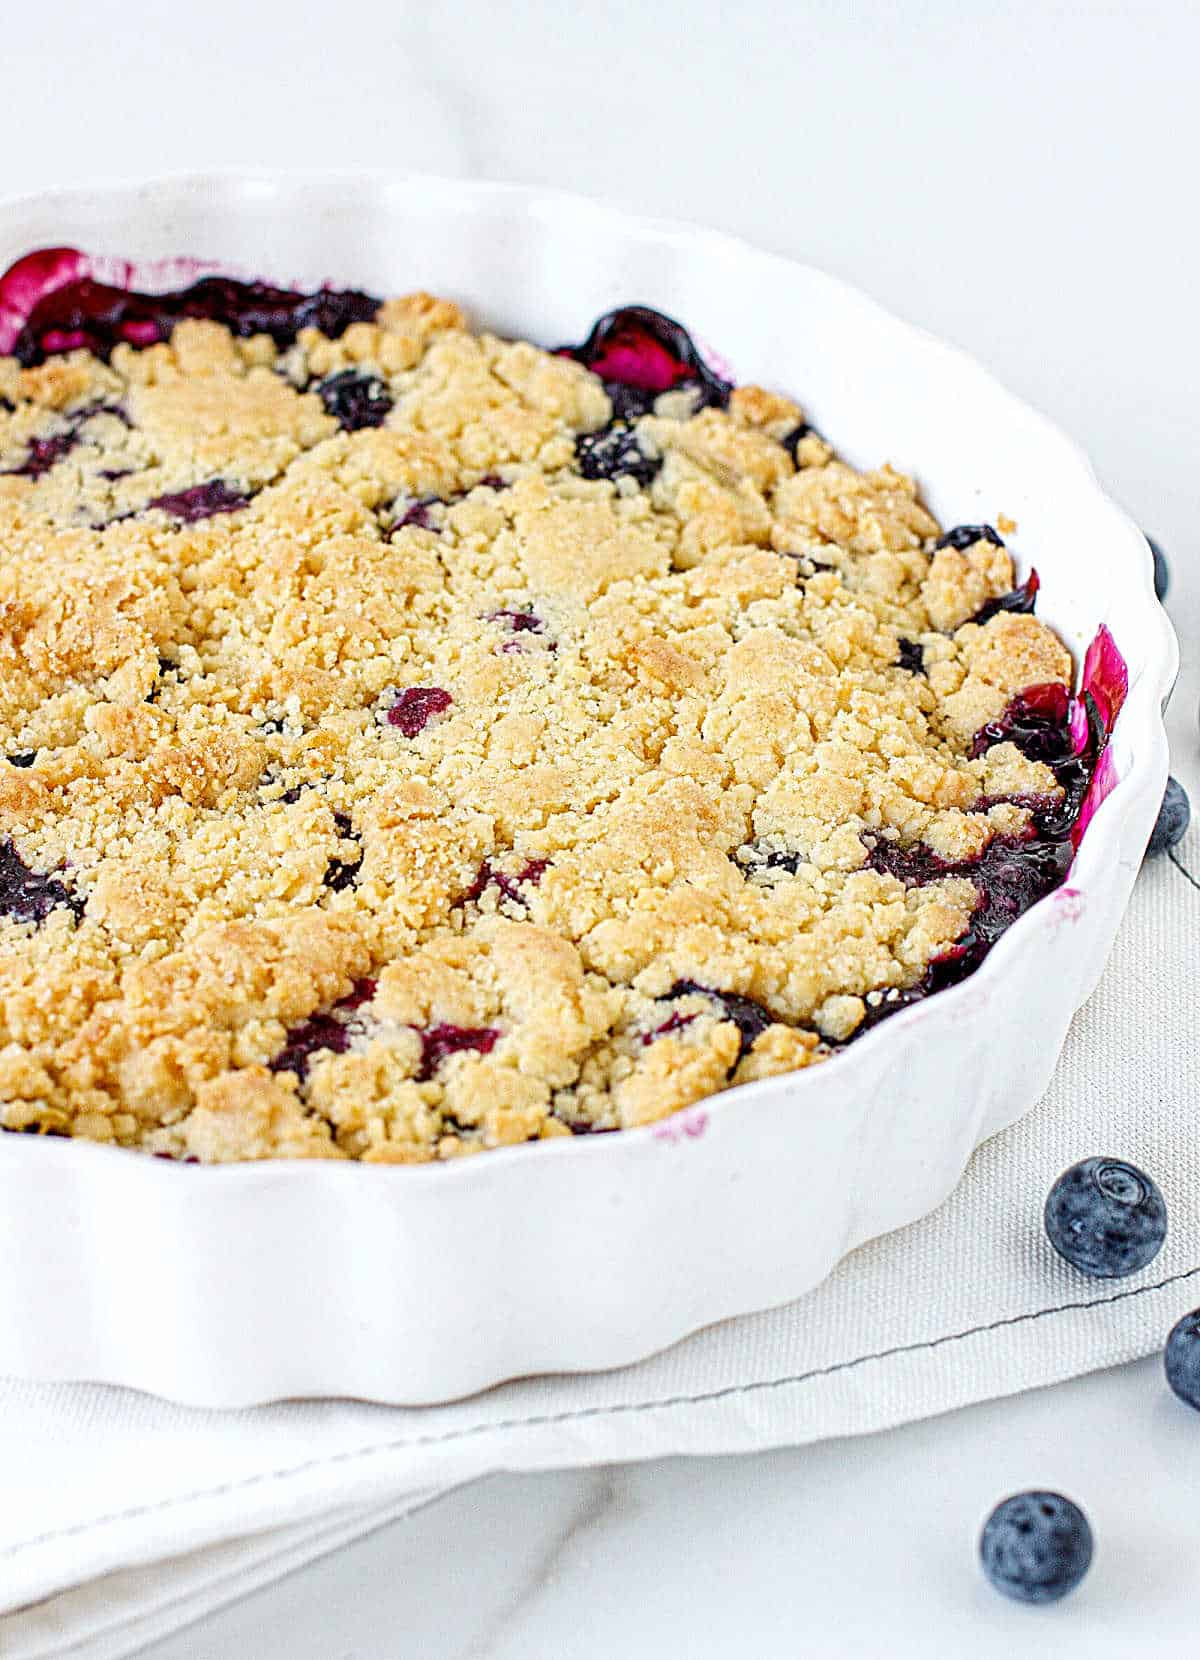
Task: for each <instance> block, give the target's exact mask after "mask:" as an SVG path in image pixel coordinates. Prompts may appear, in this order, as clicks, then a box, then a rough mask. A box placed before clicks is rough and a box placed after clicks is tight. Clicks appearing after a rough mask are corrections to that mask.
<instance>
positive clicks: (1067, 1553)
mask: <svg viewBox="0 0 1200 1660" xmlns="http://www.w3.org/2000/svg"><path fill="white" fill-rule="evenodd" d="M979 1559H980V1561H981V1562H982V1564H983V1571H984V1573H985V1574H986V1575H987V1577H988V1579H989V1580H990V1581H991V1583H992V1584H993V1585H994V1586H995V1587H996V1589H997V1591H1000V1592H1001V1593H1002V1594H1003V1595H1004V1596H1006V1597H1012V1598H1013V1600H1014V1601H1015V1602H1034V1603H1040V1602H1057V1601H1058V1599H1059V1598H1060V1597H1065V1596H1066V1594H1067V1592H1068V1591H1073V1590H1074V1589H1075V1587H1076V1586H1077V1585H1078V1584H1079V1582H1080V1580H1081V1579H1082V1578H1083V1576H1084V1575H1085V1574H1086V1573H1087V1571H1088V1568H1089V1567H1090V1566H1091V1561H1092V1530H1091V1528H1090V1527H1089V1526H1088V1519H1087V1517H1086V1516H1085V1515H1084V1513H1083V1511H1082V1510H1080V1508H1079V1506H1078V1505H1077V1504H1072V1503H1071V1500H1070V1499H1067V1498H1064V1497H1063V1495H1062V1494H1061V1493H1041V1492H1032V1493H1014V1494H1013V1495H1012V1497H1011V1498H1007V1499H1004V1500H1003V1501H1002V1502H1001V1503H1000V1504H998V1505H997V1506H996V1508H995V1510H993V1511H992V1513H991V1515H990V1516H989V1517H988V1519H987V1521H986V1522H985V1523H984V1528H983V1532H982V1534H981V1535H980V1539H979Z"/></svg>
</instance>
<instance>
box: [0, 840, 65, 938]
mask: <svg viewBox="0 0 1200 1660" xmlns="http://www.w3.org/2000/svg"><path fill="white" fill-rule="evenodd" d="M59 906H63V907H64V908H65V909H67V910H69V911H72V912H73V913H74V915H75V917H76V920H78V918H79V917H81V916H82V915H83V901H82V900H81V899H78V898H76V897H75V895H74V894H72V893H71V891H70V889H69V888H67V887H66V886H65V884H64V883H63V882H61V881H60V880H59V878H58V877H57V876H53V875H49V874H43V873H42V872H41V871H37V870H31V869H30V868H29V866H28V865H27V864H26V863H25V861H24V859H22V857H21V855H20V854H19V853H18V852H17V850H16V848H15V847H14V846H13V844H12V842H11V841H10V840H9V839H8V838H7V837H6V838H5V839H4V840H3V841H0V915H3V916H7V917H10V918H11V919H12V921H13V922H32V923H35V924H36V923H39V922H44V921H45V920H46V918H47V917H48V916H49V915H50V912H51V911H53V910H55V909H56V908H57V907H59Z"/></svg>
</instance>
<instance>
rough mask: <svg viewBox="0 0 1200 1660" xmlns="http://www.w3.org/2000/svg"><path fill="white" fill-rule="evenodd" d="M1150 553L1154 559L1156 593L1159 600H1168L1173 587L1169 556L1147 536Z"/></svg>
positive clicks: (1151, 537)
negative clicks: (1168, 561)
mask: <svg viewBox="0 0 1200 1660" xmlns="http://www.w3.org/2000/svg"><path fill="white" fill-rule="evenodd" d="M1146 541H1147V542H1148V543H1149V546H1150V553H1151V556H1152V557H1153V559H1154V592H1155V594H1156V595H1157V596H1158V598H1159V599H1166V597H1167V589H1168V588H1169V587H1170V586H1171V567H1170V566H1169V565H1168V564H1167V556H1166V554H1165V553H1164V552H1163V550H1162V549H1161V548H1160V547H1159V545H1158V543H1157V542H1156V541H1155V540H1154V538H1153V536H1147V538H1146Z"/></svg>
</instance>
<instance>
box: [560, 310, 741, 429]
mask: <svg viewBox="0 0 1200 1660" xmlns="http://www.w3.org/2000/svg"><path fill="white" fill-rule="evenodd" d="M558 351H559V355H560V356H563V357H573V358H574V359H575V361H576V363H582V364H583V365H584V367H585V368H588V369H590V370H591V371H592V373H593V374H594V375H599V377H600V379H601V380H602V381H603V382H604V387H605V391H607V392H608V395H609V397H610V398H611V399H612V400H613V405H614V407H613V415H614V418H615V419H618V420H623V421H631V420H634V419H635V418H636V417H637V416H638V415H645V414H646V413H647V412H648V411H649V410H650V409H651V408H652V407H653V404H654V400H655V399H656V398H657V397H659V396H660V395H661V394H662V393H663V392H673V391H675V390H676V389H677V388H680V387H686V388H688V389H690V390H694V392H695V394H696V408H697V409H703V408H706V407H709V406H711V407H713V408H716V409H724V408H725V405H726V404H727V403H728V402H729V394H730V393H731V392H732V391H733V387H732V385H731V384H730V383H729V381H727V380H722V378H721V376H720V375H718V374H717V373H716V372H715V371H714V370H713V369H711V368H710V367H709V366H708V364H707V363H706V362H705V360H704V358H703V357H702V356H701V354H700V352H699V351H698V350H697V348H696V345H695V342H694V341H693V340H692V337H691V335H690V334H689V333H688V332H687V330H686V329H685V328H684V327H683V326H682V324H680V323H677V322H676V321H675V320H674V318H673V317H665V316H664V315H663V313H662V312H661V311H653V310H652V309H651V308H650V307H649V306H645V305H627V306H621V307H620V308H619V309H618V310H616V311H609V312H606V313H605V314H604V316H603V317H601V318H599V320H598V321H597V322H596V323H595V324H594V325H593V327H592V331H591V333H590V334H589V335H588V337H587V339H586V340H585V341H584V342H583V344H582V345H579V346H560V347H559V348H558ZM613 387H617V388H619V389H620V390H619V391H618V392H617V393H616V394H614V392H613V390H612V388H613Z"/></svg>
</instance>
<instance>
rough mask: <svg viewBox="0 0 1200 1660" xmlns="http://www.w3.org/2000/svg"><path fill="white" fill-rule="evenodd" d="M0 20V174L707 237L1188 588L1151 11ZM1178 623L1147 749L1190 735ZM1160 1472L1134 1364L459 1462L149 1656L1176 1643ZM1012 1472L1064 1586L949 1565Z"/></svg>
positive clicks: (1191, 394) (1150, 1400) (1114, 1650)
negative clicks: (898, 325)
mask: <svg viewBox="0 0 1200 1660" xmlns="http://www.w3.org/2000/svg"><path fill="white" fill-rule="evenodd" d="M5 36H6V69H7V70H8V73H7V74H6V77H5V98H4V100H3V101H2V102H0V190H4V191H20V190H26V189H33V188H37V187H38V186H41V185H46V184H52V183H57V182H61V181H64V180H70V179H75V178H78V177H79V176H80V175H81V174H99V173H105V172H108V173H130V172H134V171H147V170H158V169H165V168H170V167H188V166H209V165H214V164H221V163H246V162H254V161H261V162H263V163H268V164H272V165H277V164H287V163H289V162H290V163H295V164H298V165H299V164H304V165H308V164H313V163H319V162H325V163H334V164H341V165H357V164H375V165H378V164H380V163H383V164H388V165H397V166H405V165H410V166H416V167H420V168H425V169H430V170H440V171H443V172H448V173H460V172H474V173H479V174H482V175H485V176H490V177H508V178H513V179H518V180H523V181H530V182H542V183H548V184H559V185H565V186H568V187H571V188H574V189H579V190H583V191H587V192H590V193H593V194H597V195H605V196H608V197H611V198H613V199H615V200H617V201H620V202H622V203H624V204H626V205H628V206H632V207H636V208H641V209H644V210H649V211H653V212H660V213H667V214H674V215H679V216H683V217H688V218H692V219H696V220H701V221H707V222H710V223H714V224H718V225H720V226H722V227H723V228H726V229H730V230H735V231H740V232H742V233H744V234H746V235H748V236H750V237H752V238H753V239H755V240H756V241H758V242H760V243H763V244H765V245H767V246H770V247H773V248H776V249H778V250H780V251H781V252H786V253H791V254H797V255H800V256H802V257H805V258H807V259H811V260H812V261H814V262H816V263H818V264H822V265H824V266H826V267H827V268H828V269H830V270H831V271H833V272H835V273H837V274H839V275H842V276H845V277H848V278H850V279H851V280H853V281H855V282H857V283H858V284H860V285H861V286H863V287H865V288H867V289H869V290H871V291H872V292H873V293H875V294H876V295H877V296H878V297H879V298H881V299H882V300H883V301H884V302H885V303H887V304H889V305H890V306H891V307H892V308H893V309H895V310H897V311H899V312H901V313H902V314H904V315H907V316H909V317H911V318H913V319H915V320H917V321H919V322H921V323H923V324H925V325H926V326H928V327H930V328H931V329H933V330H934V331H936V332H938V333H940V334H943V335H946V336H948V337H950V338H952V339H954V340H957V341H959V342H960V343H962V344H964V345H966V346H968V347H969V348H970V349H971V350H972V351H973V352H974V353H975V354H976V355H977V356H979V357H980V358H982V359H983V360H985V361H986V362H987V363H988V364H989V365H990V366H992V367H993V368H994V369H995V370H996V371H997V372H998V373H999V374H1000V375H1001V377H1002V378H1003V379H1004V380H1005V381H1006V382H1007V383H1008V384H1009V385H1011V386H1012V387H1013V389H1014V390H1015V391H1017V392H1019V393H1020V394H1022V395H1023V396H1025V397H1027V398H1029V399H1030V400H1031V401H1032V402H1034V403H1035V404H1038V405H1040V406H1041V407H1043V408H1045V409H1046V410H1047V411H1048V412H1049V413H1050V414H1052V415H1053V416H1054V417H1055V418H1056V419H1057V420H1058V421H1059V422H1060V423H1061V424H1062V425H1064V426H1065V427H1066V428H1068V430H1070V431H1071V432H1073V433H1074V434H1075V435H1076V436H1077V437H1079V438H1080V439H1081V440H1082V441H1083V442H1084V444H1085V445H1086V446H1087V447H1088V449H1089V450H1090V452H1091V454H1092V456H1093V458H1094V460H1095V462H1096V465H1097V468H1098V470H1099V472H1100V473H1101V476H1102V477H1103V478H1104V480H1105V482H1106V483H1107V484H1108V486H1109V487H1110V489H1112V491H1113V492H1114V493H1115V494H1116V495H1117V496H1119V497H1120V498H1121V499H1123V500H1124V501H1125V502H1126V503H1127V504H1128V505H1129V506H1130V508H1131V509H1132V511H1133V512H1134V513H1135V514H1136V515H1138V516H1139V517H1140V519H1141V521H1142V522H1143V523H1144V524H1145V525H1146V526H1147V528H1149V529H1151V530H1152V531H1153V532H1154V533H1155V534H1157V535H1158V536H1160V538H1161V539H1162V540H1163V541H1164V543H1165V544H1166V545H1167V547H1168V548H1169V550H1170V551H1171V553H1172V555H1173V559H1174V564H1175V570H1176V581H1177V584H1178V585H1179V588H1180V590H1182V589H1184V588H1185V587H1186V586H1188V585H1191V586H1192V587H1195V585H1196V584H1197V583H1200V548H1198V546H1197V531H1196V513H1195V476H1196V475H1195V467H1196V456H1197V454H1200V399H1198V398H1197V395H1196V392H1197V387H1198V386H1200V329H1198V328H1197V324H1196V316H1195V271H1196V268H1197V264H1198V256H1200V238H1198V235H1197V231H1196V229H1195V210H1194V197H1195V180H1194V172H1195V162H1196V157H1197V155H1198V154H1200V100H1198V99H1197V98H1196V96H1195V65H1196V62H1197V59H1198V58H1200V10H1198V9H1197V8H1196V7H1195V5H1194V4H1191V3H1189V0H1150V3H1144V4H1133V3H1126V4H1120V3H1115V0H1110V3H1107V4H1105V3H1101V0H1074V3H1071V0H1011V3H1009V4H1006V5H1001V4H986V5H985V4H979V5H963V4H961V0H916V3H913V4H909V5H904V6H902V5H899V4H883V3H881V0H860V3H859V4H857V5H855V6H854V7H848V6H844V5H839V4H837V3H836V0H828V3H820V4H818V3H814V0H807V3H806V0H793V3H792V4H790V5H789V6H787V7H786V9H785V8H781V7H737V8H733V7H729V6H723V5H720V4H719V3H717V0H693V4H692V5H691V6H690V7H689V8H687V10H686V11H684V10H683V9H682V8H678V7H665V6H664V7H658V8H654V7H646V6H644V5H639V6H635V5H633V4H630V3H628V0H622V3H621V4H611V5H601V4H593V5H591V6H586V7H576V8H571V7H564V6H561V5H551V4H550V3H549V0H525V3H523V4H522V3H520V0H517V3H515V4H513V5H512V6H509V7H504V8H500V7H492V6H488V5H485V4H484V3H483V0H443V3H442V4H440V5H439V6H437V7H436V8H434V7H430V6H428V5H424V4H421V3H419V0H408V3H407V4H404V3H401V4H393V3H389V4H385V3H383V0H342V3H341V4H340V5H339V6H337V7H336V8H335V7H330V6H329V5H327V4H320V5H317V4H314V3H312V0H258V3H257V4H256V5H255V6H254V7H253V8H251V7H249V6H247V5H246V4H245V0H206V3H205V4H204V5H203V6H202V7H182V6H177V7H169V6H163V5H161V4H160V3H159V0H91V3H90V4H89V5H87V6H86V7H84V6H83V5H81V4H74V5H72V4H71V3H70V0H67V4H66V5H64V6H60V7H59V8H57V9H56V11H55V12H54V13H53V15H52V17H50V18H49V19H48V18H47V15H46V14H43V13H41V12H39V11H38V10H37V9H36V8H32V7H24V8H21V9H20V10H19V11H18V12H17V13H16V15H13V16H6V19H5ZM14 69H15V70H16V73H15V74H14V73H13V71H14ZM796 390H797V391H798V392H799V393H800V395H801V396H802V395H803V388H797V389H796ZM1183 645H1184V660H1185V671H1184V676H1183V678H1182V680H1181V684H1180V688H1179V691H1178V693H1177V697H1176V703H1175V706H1174V739H1175V741H1176V743H1178V744H1190V745H1193V746H1194V745H1195V743H1196V727H1195V710H1196V697H1197V689H1198V675H1197V669H1198V657H1200V654H1198V653H1197V650H1196V643H1195V642H1192V641H1190V640H1185V641H1184V642H1183ZM1198 1462H1200V1420H1196V1421H1193V1420H1192V1419H1191V1418H1190V1416H1189V1415H1188V1414H1186V1413H1185V1412H1184V1411H1183V1410H1182V1409H1178V1408H1176V1407H1175V1404H1174V1403H1173V1402H1172V1401H1171V1400H1170V1399H1169V1398H1167V1397H1166V1395H1165V1392H1164V1390H1163V1389H1162V1387H1161V1384H1160V1382H1159V1379H1158V1377H1157V1374H1156V1371H1155V1367H1154V1365H1153V1364H1152V1363H1149V1362H1147V1363H1145V1364H1142V1365H1138V1366H1135V1367H1131V1368H1126V1369H1124V1370H1123V1371H1121V1372H1115V1373H1109V1374H1106V1375H1102V1376H1100V1377H1097V1378H1093V1379H1088V1380H1083V1381H1080V1382H1076V1383H1073V1384H1069V1385H1065V1386H1062V1387H1060V1388H1058V1389H1055V1390H1051V1391H1045V1392H1041V1393H1038V1394H1033V1395H1029V1396H1026V1397H1024V1398H1022V1399H1020V1400H1015V1401H1008V1402H1001V1403H997V1404H995V1405H989V1406H983V1407H977V1408H974V1409H972V1410H970V1411H966V1412H961V1413H957V1414H955V1415H953V1416H952V1417H949V1418H944V1419H939V1420H935V1421H933V1422H931V1423H929V1424H925V1425H918V1426H913V1427H910V1428H908V1429H904V1430H900V1431H896V1432H893V1433H891V1434H889V1435H886V1436H880V1437H876V1438H871V1439H868V1440H864V1441H860V1442H852V1443H846V1442H842V1443H835V1444H832V1445H828V1446H825V1447H817V1448H812V1449H808V1450H806V1451H799V1452H781V1453H777V1454H771V1455H764V1456H761V1457H757V1458H752V1459H740V1460H713V1461H711V1462H708V1463H696V1464H691V1463H684V1462H670V1463H662V1464H652V1465H647V1466H642V1467H629V1468H621V1469H616V1470H611V1471H605V1472H598V1473H594V1474H591V1475H563V1476H553V1475H551V1476H540V1477H528V1478H520V1479H517V1478H495V1479H493V1480H491V1481H489V1482H487V1483H485V1484H483V1485H480V1486H478V1487H476V1488H472V1489H470V1490H467V1491H464V1492H462V1493H460V1494H457V1495H454V1496H452V1497H450V1498H448V1499H446V1500H444V1501H442V1502H441V1503H440V1504H438V1505H435V1506H433V1507H432V1508H430V1509H428V1510H426V1511H424V1512H423V1513H421V1514H420V1515H418V1516H416V1517H414V1518H413V1519H411V1520H409V1521H407V1522H403V1523H400V1524H397V1525H395V1526H393V1527H391V1528H389V1529H387V1530H386V1531H385V1532H383V1533H381V1534H379V1535H378V1536H376V1537H374V1538H372V1539H370V1540H367V1541H365V1542H363V1543H361V1544H359V1545H358V1546H356V1547H354V1548H352V1549H350V1550H347V1551H345V1552H343V1553H341V1554H340V1555H339V1556H337V1557H335V1558H332V1559H330V1560H328V1561H327V1562H325V1563H323V1564H320V1565H317V1566H315V1567H312V1568H310V1569H308V1570H306V1571H305V1572H304V1573H302V1574H300V1575H297V1576H296V1577H295V1578H293V1579H292V1580H289V1581H287V1582H285V1583H283V1584H282V1585H280V1586H278V1587H276V1588H274V1589H272V1590H270V1591H267V1592H263V1593H261V1594H259V1595H257V1596H255V1597H253V1598H251V1599H249V1600H247V1601H246V1602H245V1603H243V1604H241V1605H239V1606H238V1607H236V1608H234V1609H231V1610H229V1611H227V1612H226V1613H224V1614H222V1615H220V1616H218V1617H216V1618H213V1619H212V1620H210V1621H209V1622H207V1624H206V1625H205V1626H204V1627H203V1628H200V1629H194V1630H192V1631H189V1632H187V1633H185V1634H181V1635H180V1636H178V1637H176V1638H174V1639H172V1640H171V1641H169V1642H166V1643H163V1644H160V1645H159V1646H158V1647H157V1648H155V1649H154V1650H153V1651H152V1660H217V1657H218V1656H220V1657H222V1660H224V1657H226V1656H230V1655H234V1656H247V1657H249V1656H253V1657H254V1660H285V1657H286V1660H395V1657H397V1656H400V1655H418V1654H419V1655H422V1656H429V1657H430V1660H466V1657H468V1656H470V1657H474V1660H485V1657H486V1660H508V1657H516V1656H518V1655H519V1656H522V1657H523V1660H524V1657H529V1656H533V1657H539V1656H543V1655H545V1656H551V1655H553V1656H556V1657H559V1656H561V1657H575V1656H577V1657H579V1660H592V1657H599V1656H604V1657H605V1660H607V1657H609V1656H611V1655H613V1654H619V1655H622V1656H625V1657H628V1660H639V1657H640V1656H643V1655H645V1656H651V1655H653V1656H656V1657H658V1656H662V1655H672V1656H674V1655H682V1656H688V1657H692V1656H695V1657H698V1660H703V1657H708V1656H713V1657H716V1656H726V1655H733V1654H738V1655H741V1654H746V1655H753V1656H755V1657H756V1660H757V1657H764V1660H769V1657H774V1656H777V1655H778V1656H784V1655H786V1656H792V1655H795V1654H798V1653H810V1654H814V1655H821V1656H834V1657H839V1660H840V1657H841V1656H852V1655H864V1656H865V1655H870V1656H876V1655H878V1654H880V1653H882V1652H885V1651H886V1652H888V1653H889V1654H890V1655H892V1656H894V1657H903V1656H908V1655H914V1656H915V1655H917V1654H921V1655H923V1656H928V1655H942V1654H946V1655H950V1654H954V1655H960V1654H964V1653H967V1652H970V1653H971V1654H972V1655H973V1657H975V1660H989V1657H991V1656H1000V1655H1001V1654H1003V1655H1006V1656H1007V1655H1011V1654H1013V1653H1028V1654H1040V1653H1043V1652H1049V1650H1050V1645H1051V1644H1053V1645H1054V1652H1055V1654H1056V1656H1057V1657H1058V1660H1075V1657H1077V1656H1078V1657H1083V1656H1085V1655H1086V1656H1088V1657H1089V1660H1093V1657H1103V1656H1109V1655H1112V1656H1116V1655H1121V1656H1125V1655H1128V1654H1129V1653H1131V1652H1133V1651H1134V1647H1135V1645H1142V1644H1144V1645H1146V1647H1147V1649H1148V1650H1151V1651H1154V1652H1157V1653H1158V1654H1160V1655H1165V1656H1174V1655H1181V1656H1182V1655H1184V1654H1191V1653H1194V1652H1195V1636H1194V1619H1193V1616H1192V1610H1191V1606H1190V1602H1191V1591H1192V1588H1193V1587H1194V1585H1195V1583H1196V1576H1197V1568H1198V1565H1200V1511H1198V1509H1197V1506H1196V1504H1195V1492H1196V1479H1195V1478H1196V1469H1197V1464H1198ZM1033 1482H1037V1483H1045V1484H1049V1485H1055V1484H1057V1485H1061V1486H1062V1487H1064V1488H1065V1489H1066V1490H1067V1491H1069V1492H1071V1493H1073V1494H1074V1495H1075V1496H1076V1497H1077V1498H1078V1499H1079V1500H1080V1501H1081V1502H1083V1503H1084V1504H1085V1505H1086V1506H1087V1508H1088V1509H1089V1510H1090V1512H1091V1514H1092V1516H1093V1520H1094V1522H1095V1524H1096V1528H1097V1534H1098V1552H1097V1560H1096V1565H1095V1568H1094V1571H1093V1574H1092V1576H1091V1579H1090V1581H1089V1583H1088V1585H1087V1587H1086V1588H1085V1590H1084V1591H1082V1592H1081V1593H1080V1594H1079V1595H1078V1596H1077V1597H1076V1598H1074V1599H1072V1600H1071V1601H1070V1602H1068V1603H1067V1604H1064V1605H1063V1606H1062V1607H1060V1608H1059V1609H1057V1610H1050V1611H1040V1612H1037V1613H1031V1612H1029V1611H1025V1610H1021V1609H1015V1608H1009V1607H1007V1606H1006V1605H1003V1604H1001V1603H1000V1602H999V1600H998V1599H997V1598H995V1597H994V1596H993V1595H992V1594H991V1593H990V1592H989V1591H988V1590H987V1588H986V1587H985V1586H983V1584H982V1582H981V1581H980V1579H979V1577H978V1574H977V1572H976V1570H975V1567H974V1563H973V1550H974V1536H975V1533H976V1530H977V1527H978V1524H979V1522H980V1520H981V1519H982V1517H983V1515H984V1514H985V1513H986V1511H987V1510H988V1508H989V1507H990V1505H991V1504H992V1503H993V1502H994V1500H995V1499H997V1498H998V1497H1000V1496H1001V1495H1003V1494H1004V1493H1006V1492H1008V1491H1011V1490H1012V1489H1013V1488H1015V1487H1020V1486H1023V1485H1028V1484H1030V1483H1033Z"/></svg>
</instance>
